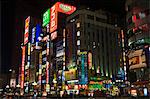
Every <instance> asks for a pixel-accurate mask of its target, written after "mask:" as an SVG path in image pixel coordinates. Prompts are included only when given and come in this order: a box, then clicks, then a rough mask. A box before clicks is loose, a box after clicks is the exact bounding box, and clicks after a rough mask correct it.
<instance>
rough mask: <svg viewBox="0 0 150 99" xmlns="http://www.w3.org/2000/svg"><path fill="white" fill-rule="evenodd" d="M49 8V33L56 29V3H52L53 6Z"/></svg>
mask: <svg viewBox="0 0 150 99" xmlns="http://www.w3.org/2000/svg"><path fill="white" fill-rule="evenodd" d="M50 10H51V15H50V17H51V18H50V19H51V22H50V33H52V32H53V31H55V30H56V29H57V4H55V5H53V7H51V9H50Z"/></svg>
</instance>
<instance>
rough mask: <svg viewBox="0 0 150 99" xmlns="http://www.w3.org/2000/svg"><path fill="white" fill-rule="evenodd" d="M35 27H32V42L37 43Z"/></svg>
mask: <svg viewBox="0 0 150 99" xmlns="http://www.w3.org/2000/svg"><path fill="white" fill-rule="evenodd" d="M35 29H36V28H35V27H34V28H32V40H31V43H32V44H34V43H35Z"/></svg>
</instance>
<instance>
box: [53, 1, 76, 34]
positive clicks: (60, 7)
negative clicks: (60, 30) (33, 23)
mask: <svg viewBox="0 0 150 99" xmlns="http://www.w3.org/2000/svg"><path fill="white" fill-rule="evenodd" d="M50 10H51V15H50V33H52V32H53V31H55V30H56V29H57V24H58V23H57V14H58V12H61V13H65V14H72V13H73V12H74V11H75V10H76V7H74V6H70V5H68V4H63V3H60V2H57V3H56V4H55V5H53V6H52V7H51V9H50Z"/></svg>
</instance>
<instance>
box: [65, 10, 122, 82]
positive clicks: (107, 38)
mask: <svg viewBox="0 0 150 99" xmlns="http://www.w3.org/2000/svg"><path fill="white" fill-rule="evenodd" d="M111 15H113V14H110V13H108V12H106V11H102V10H97V11H91V10H89V8H88V9H79V10H77V11H76V12H75V13H73V14H72V15H70V16H69V17H67V26H66V29H67V47H68V53H67V56H66V57H67V62H68V63H67V65H68V66H67V67H68V68H71V66H73V64H75V65H77V64H78V59H79V58H78V55H79V54H81V53H82V52H84V51H86V52H90V53H91V54H89V55H90V56H92V57H91V58H92V63H91V65H90V66H88V70H91V69H92V71H93V72H92V75H89V73H88V75H89V80H90V77H94V76H97V77H102V76H104V77H108V78H110V79H111V78H112V77H114V76H115V75H117V73H118V70H119V68H120V64H121V61H120V60H122V55H121V54H122V50H121V47H120V46H121V44H119V42H120V41H119V37H118V36H119V35H120V34H121V29H120V28H119V27H117V25H116V24H117V23H116V22H117V21H116V20H110V19H111V18H110V16H111ZM108 16H109V17H108ZM114 19H115V18H114ZM81 58H82V56H81ZM81 63H82V62H81ZM121 68H123V67H121ZM79 75H80V74H79Z"/></svg>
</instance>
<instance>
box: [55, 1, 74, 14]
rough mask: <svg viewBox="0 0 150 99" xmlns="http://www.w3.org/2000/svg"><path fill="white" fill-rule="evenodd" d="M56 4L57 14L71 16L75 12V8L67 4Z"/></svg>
mask: <svg viewBox="0 0 150 99" xmlns="http://www.w3.org/2000/svg"><path fill="white" fill-rule="evenodd" d="M57 4H58V9H57V10H58V12H62V13H65V14H72V13H73V12H74V11H75V10H76V7H74V6H71V5H68V4H63V3H60V2H57Z"/></svg>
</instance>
